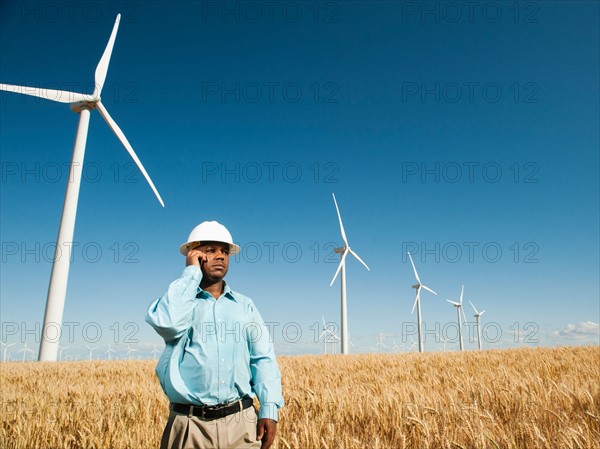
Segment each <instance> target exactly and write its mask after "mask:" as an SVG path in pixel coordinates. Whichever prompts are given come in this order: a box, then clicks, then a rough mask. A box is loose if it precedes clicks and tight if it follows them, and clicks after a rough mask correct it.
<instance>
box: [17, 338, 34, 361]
mask: <svg viewBox="0 0 600 449" xmlns="http://www.w3.org/2000/svg"><path fill="white" fill-rule="evenodd" d="M17 352H22V353H23V361H25V357H26V356H27V353H28V352H31V353H32V354H33V351H32V350H31V349H29V348H28V347H27V342H25V346H24V347H23V349H19V350H18V351H17Z"/></svg>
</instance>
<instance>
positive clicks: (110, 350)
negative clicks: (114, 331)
mask: <svg viewBox="0 0 600 449" xmlns="http://www.w3.org/2000/svg"><path fill="white" fill-rule="evenodd" d="M112 352H115V350H114V349H113V348H111V347H110V343H109V344H108V350H107V351H106V352H105V354H106V358H107V360H111V356H110V354H111V353H112Z"/></svg>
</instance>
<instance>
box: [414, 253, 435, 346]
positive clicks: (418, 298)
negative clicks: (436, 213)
mask: <svg viewBox="0 0 600 449" xmlns="http://www.w3.org/2000/svg"><path fill="white" fill-rule="evenodd" d="M408 258H409V259H410V263H411V265H412V267H413V271H414V272H415V278H416V279H417V283H416V284H415V285H413V286H412V288H414V289H415V290H416V292H417V294H416V298H415V303H414V304H413V308H412V310H411V312H410V313H411V314H412V313H413V312H414V311H415V306H416V307H417V328H418V331H419V352H423V351H424V350H425V344H424V342H423V334H422V332H421V325H422V322H421V289H422V288H424V289H425V290H427V291H428V292H431V293H433V294H434V295H437V293H436V292H434V291H433V290H431V289H430V288H429V287H427V286H426V285H423V284H422V283H421V279H420V278H419V273H417V268H416V267H415V263H414V262H413V260H412V256H411V255H410V252H408Z"/></svg>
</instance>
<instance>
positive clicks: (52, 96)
mask: <svg viewBox="0 0 600 449" xmlns="http://www.w3.org/2000/svg"><path fill="white" fill-rule="evenodd" d="M0 90H5V91H7V92H14V93H16V94H22V95H31V96H32V97H40V98H44V99H45V100H50V101H56V102H58V103H76V102H78V101H89V100H91V97H90V96H89V95H84V94H80V93H77V92H67V91H65V90H54V89H45V88H42V87H27V86H15V85H13V84H0Z"/></svg>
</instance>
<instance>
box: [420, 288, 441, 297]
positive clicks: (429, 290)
mask: <svg viewBox="0 0 600 449" xmlns="http://www.w3.org/2000/svg"><path fill="white" fill-rule="evenodd" d="M421 287H423V288H424V289H425V290H427V291H428V292H431V293H433V294H434V295H435V296H437V293H436V292H434V291H433V290H431V289H430V288H429V287H427V286H426V285H421Z"/></svg>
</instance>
